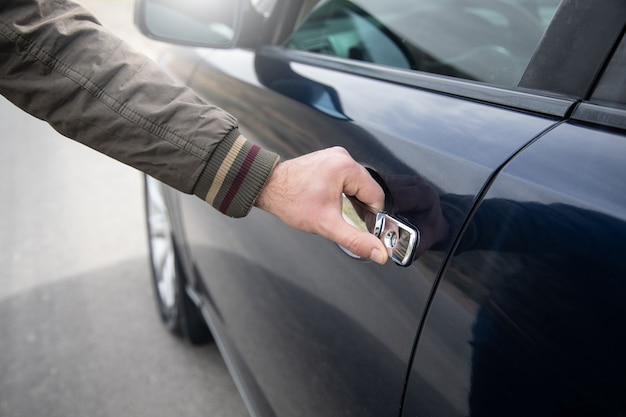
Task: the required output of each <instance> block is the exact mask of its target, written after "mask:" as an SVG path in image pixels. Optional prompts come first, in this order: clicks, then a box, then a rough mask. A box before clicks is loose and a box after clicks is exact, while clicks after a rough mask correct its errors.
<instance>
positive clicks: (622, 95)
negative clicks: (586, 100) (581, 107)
mask: <svg viewBox="0 0 626 417" xmlns="http://www.w3.org/2000/svg"><path fill="white" fill-rule="evenodd" d="M591 101H592V102H595V103H598V104H605V105H609V106H612V107H620V108H626V36H623V37H622V40H621V42H620V44H619V46H618V47H617V49H616V51H615V53H614V54H613V57H612V58H611V60H610V61H609V64H608V65H607V67H606V69H605V70H604V73H603V74H602V77H601V78H600V81H599V82H598V85H597V86H596V88H595V90H594V92H593V94H592V96H591Z"/></svg>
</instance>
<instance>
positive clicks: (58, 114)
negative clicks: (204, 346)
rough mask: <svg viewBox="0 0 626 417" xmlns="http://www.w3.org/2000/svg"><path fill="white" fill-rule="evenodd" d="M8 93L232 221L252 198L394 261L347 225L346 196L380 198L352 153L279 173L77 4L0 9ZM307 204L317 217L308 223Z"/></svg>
mask: <svg viewBox="0 0 626 417" xmlns="http://www.w3.org/2000/svg"><path fill="white" fill-rule="evenodd" d="M0 94H2V95H4V96H5V97H6V98H8V99H9V100H10V101H12V102H13V103H14V104H16V105H17V106H18V107H20V108H22V109H23V110H25V111H27V112H28V113H30V114H32V115H33V116H35V117H38V118H40V119H42V120H46V121H47V122H48V123H49V124H50V125H51V126H52V127H54V128H55V129H56V130H57V131H59V132H60V133H62V134H63V135H65V136H67V137H70V138H72V139H75V140H77V141H79V142H81V143H83V144H85V145H87V146H89V147H91V148H93V149H96V150H98V151H99V152H102V153H104V154H106V155H109V156H111V157H113V158H115V159H117V160H119V161H121V162H123V163H125V164H128V165H130V166H133V167H135V168H137V169H139V170H141V171H143V172H145V173H147V174H149V175H151V176H153V177H155V178H158V179H159V180H161V181H163V182H165V183H166V184H168V185H170V186H172V187H174V188H176V189H178V190H180V191H182V192H185V193H194V194H196V195H198V196H199V197H200V198H202V199H204V200H205V201H207V202H208V203H209V204H211V205H212V206H213V207H215V208H216V209H218V210H220V211H221V212H223V213H225V214H227V215H229V216H233V217H241V216H245V215H246V214H247V213H248V211H249V210H250V209H251V208H252V206H253V205H254V203H255V201H256V202H257V206H259V207H260V208H262V209H264V210H267V211H269V212H270V213H273V214H275V215H277V216H278V217H279V218H281V219H282V220H283V221H285V222H286V223H287V224H289V225H290V226H293V227H296V228H298V229H300V230H304V231H307V232H313V233H318V234H320V235H322V236H324V237H327V238H329V239H331V240H334V241H336V242H338V243H340V244H342V245H344V246H345V247H347V248H348V249H353V252H354V253H356V254H358V255H362V256H364V257H370V256H371V255H372V253H374V255H376V259H377V260H378V261H381V262H384V261H385V260H386V251H384V248H383V246H382V243H380V242H378V241H377V239H375V238H374V237H373V236H368V235H367V234H365V235H363V234H360V232H358V231H356V230H355V229H352V228H349V227H348V228H346V227H343V226H347V225H345V224H341V223H340V222H339V220H340V218H341V205H340V201H341V200H340V198H341V192H342V191H344V192H346V194H356V195H357V196H358V197H360V198H363V199H364V201H365V202H367V203H368V204H370V205H373V206H382V201H383V198H382V197H381V194H382V191H381V190H380V187H378V185H377V184H376V183H375V181H374V180H373V179H371V177H369V175H368V174H367V172H366V171H365V170H364V169H363V168H362V167H360V166H359V165H358V164H357V163H356V162H354V160H352V158H350V157H349V156H348V155H347V153H345V151H338V150H327V151H322V154H321V155H326V157H322V158H320V154H317V156H312V157H307V156H305V157H302V158H297V159H294V160H291V161H285V162H283V163H282V164H280V165H279V166H278V167H277V168H276V170H274V168H275V166H276V164H277V162H278V156H277V155H276V154H274V153H272V152H269V151H267V150H264V149H261V148H259V147H258V146H256V145H254V144H252V143H250V142H249V141H247V140H246V139H245V138H244V137H243V136H241V135H240V133H239V131H238V130H237V121H236V119H235V118H234V117H233V116H231V115H230V114H228V113H226V112H225V111H223V110H222V109H219V108H217V107H215V106H211V105H209V104H207V103H206V102H204V101H203V100H202V99H201V98H199V97H198V96H197V95H195V94H194V93H193V92H192V91H191V90H190V89H188V88H186V87H183V86H179V85H176V84H174V83H173V82H172V81H171V80H170V79H169V78H168V77H167V76H166V75H165V74H164V73H163V72H162V71H161V70H160V69H159V68H158V67H157V66H156V65H155V64H154V63H153V62H152V61H151V60H150V59H148V58H146V57H145V56H143V55H141V54H138V53H135V52H134V51H132V50H131V49H130V48H129V47H128V46H127V45H126V44H125V43H124V42H122V41H121V40H119V39H118V38H116V37H115V36H113V35H112V34H111V33H109V32H108V31H106V30H105V29H104V28H102V26H101V25H100V24H99V23H98V21H97V20H96V19H95V18H94V17H93V16H92V15H90V14H89V13H88V12H87V11H86V10H84V9H83V8H82V7H80V6H78V5H76V4H74V3H71V2H69V1H64V0H5V1H4V2H1V3H0ZM340 154H341V155H340ZM312 162H314V163H312ZM287 172H288V174H287ZM355 172H360V173H359V174H356V175H355ZM270 175H271V176H270ZM266 183H267V187H266V188H265V189H264V191H263V195H262V196H259V193H261V190H262V189H263V187H264V186H265V184H266ZM277 185H280V187H277ZM377 187H378V188H377ZM373 189H376V191H375V192H372V191H371V190H373ZM374 194H377V195H374ZM294 196H297V197H298V198H297V199H295V198H293V197H294ZM257 199H258V200H257ZM304 207H306V208H309V209H310V210H314V212H316V213H318V214H317V215H316V216H315V217H307V218H306V219H302V217H304V216H303V211H302V209H303V208H304ZM299 218H300V220H298V219H299ZM339 225H341V226H342V227H339ZM374 248H378V250H379V251H381V252H382V257H380V258H379V257H378V256H377V252H375V251H374V252H372V251H373V249H374Z"/></svg>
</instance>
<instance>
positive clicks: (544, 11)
mask: <svg viewBox="0 0 626 417" xmlns="http://www.w3.org/2000/svg"><path fill="white" fill-rule="evenodd" d="M558 3H559V0H472V1H463V2H459V1H451V0H419V1H415V0H389V1H384V2H383V1H380V0H355V1H348V0H322V1H321V2H320V3H319V4H318V6H317V7H316V8H315V9H314V10H313V11H312V12H311V14H310V15H309V16H308V17H307V18H306V19H305V20H304V22H303V23H302V25H301V26H300V27H299V28H298V29H297V30H296V32H295V33H294V34H293V35H292V36H291V38H290V39H289V40H288V41H287V44H286V46H287V47H288V48H292V49H298V50H302V51H308V52H315V53H320V54H325V55H331V56H337V57H341V58H348V59H356V60H361V61H367V62H373V63H376V64H381V65H388V66H392V67H398V68H404V69H413V70H418V71H426V72H431V73H436V74H443V75H449V76H454V77H459V78H465V79H470V80H476V81H482V82H487V83H490V84H496V85H502V86H516V85H517V84H518V82H519V80H520V78H521V76H522V74H523V72H524V70H525V68H526V66H527V64H528V62H529V61H530V58H531V56H532V54H533V52H534V50H535V48H536V47H537V45H538V43H539V40H540V39H541V36H542V34H543V33H544V31H545V29H546V27H547V26H548V24H549V22H550V19H551V18H552V16H553V15H554V12H555V11H556V8H557V6H558Z"/></svg>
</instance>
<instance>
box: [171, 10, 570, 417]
mask: <svg viewBox="0 0 626 417" xmlns="http://www.w3.org/2000/svg"><path fill="white" fill-rule="evenodd" d="M305 3H307V2H305ZM544 3H545V6H544V7H537V8H535V9H532V10H531V11H527V10H525V9H523V8H522V6H520V5H515V6H514V7H512V8H511V7H510V5H509V3H508V2H500V1H493V2H488V1H485V2H482V1H480V2H476V3H474V4H472V5H471V7H469V8H467V7H460V6H459V3H456V5H457V6H456V8H455V3H453V2H425V1H424V2H412V1H400V0H397V1H393V2H388V3H385V4H381V3H380V2H377V1H354V2H348V1H340V0H330V1H323V2H320V4H319V5H317V6H316V7H315V8H313V9H312V11H310V12H307V13H304V14H303V17H302V18H301V19H300V22H299V25H297V26H296V29H294V30H293V33H292V34H291V35H290V36H289V38H288V40H287V41H285V42H283V43H281V44H277V45H267V46H265V47H262V48H260V49H257V50H246V49H233V50H206V49H198V50H194V51H191V52H189V51H187V52H184V53H181V54H179V55H177V56H175V57H173V58H172V59H171V60H170V61H169V62H170V63H171V65H170V70H171V71H172V72H176V69H179V70H180V71H181V73H185V74H189V77H188V79H187V81H188V84H189V85H190V86H191V87H192V88H193V89H194V90H195V91H197V92H198V93H199V94H201V95H202V96H204V97H205V98H207V99H208V100H209V101H211V102H213V103H215V104H217V105H219V106H221V107H223V108H225V109H226V110H228V111H230V112H231V113H233V114H234V115H236V116H237V117H238V119H239V122H240V127H241V131H242V132H243V133H244V135H245V136H246V137H248V138H249V139H251V140H252V141H254V142H256V143H258V144H260V145H261V146H263V147H266V148H268V149H271V150H274V151H276V152H278V153H279V154H281V155H282V157H283V158H292V157H296V156H298V155H302V154H304V153H307V152H311V151H314V150H317V149H320V148H325V147H329V146H343V147H345V148H346V149H347V150H348V151H349V152H350V153H351V154H352V156H353V157H354V158H355V159H356V160H358V161H359V162H360V163H362V164H363V165H365V166H366V167H368V168H369V169H371V171H372V173H373V174H374V175H375V176H376V177H377V178H379V180H380V181H381V182H382V183H383V184H384V186H385V188H386V190H387V196H388V197H389V198H388V200H389V201H388V205H387V210H388V211H389V212H391V213H395V214H398V215H402V216H404V217H405V218H407V219H408V221H410V222H411V223H413V224H414V225H415V226H417V227H418V228H419V229H420V232H421V243H420V247H418V253H419V257H418V258H417V259H416V260H415V261H414V262H413V263H412V265H411V266H410V267H407V268H401V267H398V266H396V265H394V264H392V263H389V264H388V265H386V266H382V267H381V266H376V265H374V264H373V263H369V262H364V261H360V260H356V259H353V258H352V257H351V256H349V254H347V253H345V252H344V251H342V250H341V249H340V248H339V247H337V246H336V245H335V244H333V243H331V242H328V241H325V240H323V239H321V238H319V237H317V236H312V235H307V234H303V233H300V232H296V231H294V230H291V229H289V228H288V227H286V226H285V225H283V224H281V223H280V222H279V221H278V220H276V219H274V218H272V217H271V216H269V215H267V214H266V213H263V212H260V211H253V212H252V213H251V214H250V215H249V216H248V217H247V218H245V219H241V220H232V219H228V218H225V217H223V216H222V215H220V214H218V213H216V212H214V211H211V210H210V209H208V208H207V207H206V205H205V204H204V203H203V202H201V201H199V200H197V199H195V198H193V197H189V196H184V195H178V196H177V199H178V203H177V204H178V205H179V207H180V209H179V212H180V217H181V222H182V227H183V229H184V234H185V237H186V245H185V246H186V248H185V249H186V252H187V253H189V254H190V258H191V264H193V269H194V270H193V271H188V273H189V272H192V274H191V273H189V275H190V276H192V277H196V278H197V281H195V282H194V283H193V285H194V286H195V287H196V288H197V289H199V290H200V291H199V293H200V294H202V297H203V298H202V300H201V302H202V306H203V309H204V312H205V313H206V315H207V316H208V317H209V319H210V322H211V328H212V330H213V331H214V333H216V336H217V340H218V343H220V344H221V347H222V351H223V352H224V354H225V357H226V358H227V362H228V363H229V365H230V367H231V370H232V371H233V373H234V374H235V378H236V381H237V383H238V384H239V386H240V388H241V389H242V391H243V392H244V397H245V398H246V400H247V402H248V405H249V407H250V409H251V410H252V411H253V413H254V414H256V415H260V416H273V415H276V416H293V415H299V416H320V415H329V416H331V415H332V416H393V415H397V414H398V413H399V410H400V409H401V407H402V402H403V398H404V392H405V384H406V380H407V375H408V372H409V370H410V363H411V360H412V353H413V349H414V343H415V340H416V337H417V335H418V329H419V328H420V323H421V320H422V317H423V315H424V313H425V311H426V307H427V305H428V302H429V299H430V298H429V297H430V293H431V291H432V290H433V285H434V284H435V283H436V282H437V279H438V276H439V274H440V272H441V270H442V269H443V267H444V265H445V260H446V259H447V257H448V255H449V252H450V250H451V248H452V246H453V244H454V242H455V240H456V238H457V236H458V235H459V231H460V230H461V227H462V226H463V224H464V222H465V219H466V218H467V217H468V215H469V213H470V212H471V210H472V208H473V206H474V204H475V202H476V200H477V197H478V196H479V195H480V193H481V190H483V189H484V187H485V185H486V184H487V183H488V182H489V180H490V179H491V178H492V176H493V175H494V173H495V172H496V171H497V170H498V169H499V168H500V167H501V166H502V165H503V164H504V163H505V162H506V161H507V160H508V159H509V158H511V157H512V156H513V155H515V154H516V153H517V152H519V150H520V149H522V148H523V147H525V146H526V145H527V144H528V143H529V142H531V141H532V140H533V139H535V138H537V137H539V136H540V135H542V134H543V133H544V132H546V131H548V130H550V129H551V128H552V127H553V126H554V125H555V124H556V123H558V121H559V120H560V119H562V118H563V117H564V115H565V114H566V113H567V112H568V111H569V109H570V108H571V106H572V105H573V103H574V102H575V100H574V99H572V98H569V97H560V96H554V95H552V96H549V95H535V94H529V93H528V92H526V91H522V90H519V89H516V88H515V86H516V85H517V83H518V82H519V79H520V78H521V77H522V75H523V74H524V70H525V68H526V66H527V65H528V61H529V60H530V57H531V55H532V52H533V50H534V48H535V47H536V45H537V43H538V42H539V39H540V38H541V34H542V32H543V30H544V29H545V27H546V26H547V25H548V23H549V22H550V18H551V16H552V14H553V13H554V11H555V9H556V2H542V3H541V4H542V5H544ZM524 7H526V6H524ZM531 12H532V13H531ZM466 19H472V22H474V24H473V25H467V24H465V22H466ZM418 21H419V22H420V25H416V24H415V23H416V22H418ZM477 22H480V23H482V25H483V26H481V25H479V24H478V23H477ZM485 25H489V30H486V29H485V27H484V26H485ZM473 28H479V29H480V33H474V32H472V31H473V30H474V29H473ZM417 29H419V30H417ZM413 30H417V31H416V33H414V34H412V35H411V36H413V38H411V39H414V40H415V41H416V42H417V39H420V38H422V39H424V43H423V44H422V45H421V46H420V44H419V43H416V44H415V45H410V43H408V42H405V41H404V40H403V38H402V36H404V35H403V34H406V35H407V36H408V35H409V34H410V32H411V31H413ZM435 32H436V36H434V35H435ZM449 32H454V36H452V35H450V33H449ZM401 35H402V36H401ZM448 35H450V36H451V37H450V38H448V39H446V42H445V43H444V45H443V46H442V45H441V43H440V42H438V41H437V37H440V38H441V37H444V36H448ZM466 35H471V36H466ZM454 42H456V43H457V44H456V45H455V44H454ZM502 42H506V44H501V43H502ZM529 45H530V46H529ZM437 48H443V49H442V50H439V49H437ZM469 52H471V53H469ZM444 195H445V196H448V197H450V199H448V200H446V199H442V198H440V196H444ZM457 200H460V203H459V204H457Z"/></svg>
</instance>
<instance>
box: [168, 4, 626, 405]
mask: <svg viewBox="0 0 626 417" xmlns="http://www.w3.org/2000/svg"><path fill="white" fill-rule="evenodd" d="M307 3H312V2H307ZM478 3H480V2H478ZM523 3H525V4H526V5H532V4H539V3H542V1H530V2H527V1H525V2H523ZM583 3H584V2H578V1H575V0H571V1H570V0H564V1H562V2H561V8H562V9H561V13H560V14H559V13H557V24H555V25H554V26H552V27H550V28H549V29H548V31H547V32H546V33H545V34H544V36H543V38H542V41H541V42H540V45H539V48H538V50H537V51H536V53H535V54H534V55H533V57H532V59H531V61H530V64H529V66H528V68H527V70H526V72H525V74H524V76H523V77H522V79H521V83H520V85H519V87H520V88H515V89H505V88H500V87H496V86H493V85H489V84H483V83H477V82H472V81H467V80H461V79H457V78H451V77H446V76H441V75H434V74H429V73H424V72H416V71H409V70H400V69H397V68H390V67H384V66H381V65H375V64H372V63H369V62H362V61H354V60H347V59H340V58H336V57H332V56H322V55H317V54H314V53H310V52H302V51H296V50H289V49H286V48H282V47H280V46H276V45H268V46H263V47H261V48H259V49H256V50H245V49H234V50H206V49H193V50H192V49H186V50H177V51H176V52H173V53H172V54H171V55H168V56H167V60H166V61H163V64H164V65H165V67H166V69H167V70H168V72H169V73H170V74H172V75H173V76H174V77H176V78H178V79H179V80H180V81H181V82H184V83H186V84H188V85H189V86H190V87H191V88H192V89H194V90H195V91H196V92H197V93H198V94H200V95H201V96H202V97H204V98H205V99H207V100H208V101H209V102H212V103H214V104H216V105H218V106H220V107H222V108H224V109H226V110H227V111H229V112H231V113H232V114H234V115H235V116H237V117H238V119H239V122H240V129H241V131H242V132H243V134H244V135H245V136H246V137H247V138H248V139H250V140H251V141H253V142H255V143H258V144H259V145H261V146H263V147H265V148H267V149H270V150H273V151H275V152H277V153H279V154H280V155H281V156H282V157H283V158H293V157H297V156H299V155H303V154H305V153H308V152H311V151H315V150H318V149H321V148H326V147H329V146H336V145H339V146H343V147H345V148H346V149H347V150H348V151H349V152H350V153H351V154H352V156H353V157H354V158H355V159H356V160H357V161H359V162H360V163H362V164H363V165H365V166H366V167H368V168H370V169H371V170H372V172H373V173H374V175H375V176H376V177H377V178H378V179H380V180H381V181H382V182H383V183H384V186H385V188H386V192H387V196H388V197H391V198H390V199H389V201H388V202H387V207H386V209H387V210H388V211H390V212H391V213H392V214H400V215H403V216H404V217H405V218H407V219H408V221H409V222H411V223H413V224H414V225H415V226H417V227H418V228H419V229H420V231H421V232H422V245H423V247H422V248H421V249H419V248H418V253H419V255H420V256H419V258H418V259H416V260H415V261H414V262H413V264H412V265H411V266H410V267H408V268H400V267H397V266H395V265H393V264H388V265H386V266H384V267H381V266H377V265H375V264H373V263H370V262H364V261H360V260H356V259H353V258H351V257H349V256H348V255H347V254H346V253H344V252H343V251H342V250H341V249H339V248H338V247H337V246H336V245H335V244H333V243H331V242H329V241H326V240H324V239H322V238H320V237H317V236H313V235H308V234H304V233H301V232H297V231H294V230H292V229H290V228H288V227H287V226H285V225H284V224H282V223H281V222H280V221H279V220H278V219H276V218H274V217H272V216H270V215H268V214H267V213H264V212H261V211H259V210H253V211H252V212H251V213H250V214H249V215H248V216H247V217H246V218H244V219H237V220H234V219H229V218H226V217H224V216H223V215H221V214H219V213H217V212H216V211H215V210H212V209H211V208H210V207H207V205H206V204H205V203H204V202H202V201H200V200H199V199H197V198H195V197H193V196H187V195H183V194H181V193H178V192H175V191H173V190H168V192H167V194H168V195H167V197H168V202H169V205H170V206H171V211H172V213H173V217H174V221H173V225H174V229H175V232H174V234H175V236H174V239H175V243H176V246H177V249H178V252H177V254H179V256H180V260H181V264H182V265H181V267H182V268H183V270H184V271H185V277H186V279H187V283H188V284H189V291H190V292H192V293H193V295H194V297H193V298H194V299H195V300H197V302H198V305H199V307H200V308H201V309H202V311H203V313H204V314H205V317H206V319H207V321H208V322H209V323H210V327H211V329H212V332H213V334H214V336H215V338H216V341H217V343H218V344H219V345H220V349H221V351H222V353H223V355H224V357H225V358H226V361H227V363H228V365H229V368H230V369H231V371H232V373H233V375H234V376H235V380H236V382H237V384H238V386H239V387H240V390H241V391H242V394H243V397H244V399H245V400H246V402H247V404H248V407H249V409H250V411H251V413H252V414H253V415H255V416H263V417H269V416H293V415H298V416H319V415H324V416H326V415H329V416H331V415H332V416H359V417H362V416H377V417H379V416H397V415H403V416H424V415H437V416H448V415H449V416H457V415H473V416H479V415H522V413H524V415H528V414H532V415H559V414H558V413H559V412H561V413H563V412H565V413H570V412H572V413H573V412H574V411H576V412H579V413H582V414H583V415H598V414H602V413H598V412H597V410H601V411H606V412H607V413H609V414H611V413H613V412H614V411H615V410H618V409H619V401H618V399H617V398H618V393H619V392H620V391H619V389H621V388H622V383H621V381H620V380H619V376H621V375H623V371H624V370H623V369H622V365H621V363H620V361H617V360H616V357H617V352H618V351H619V350H620V349H621V350H622V351H623V347H625V346H623V340H624V337H623V335H622V331H621V328H620V326H619V324H620V323H619V321H620V319H622V318H623V317H624V315H625V312H624V311H623V310H622V307H621V304H623V303H620V300H621V298H623V297H622V290H623V285H622V284H621V281H622V279H620V278H621V277H623V275H624V267H623V266H622V265H621V264H620V263H619V260H620V257H622V255H623V253H622V252H623V249H622V248H623V244H621V242H623V238H624V231H623V230H624V226H623V225H624V221H625V220H626V214H625V207H626V201H625V199H626V190H625V189H624V187H625V185H624V184H626V181H625V180H626V171H625V169H624V168H623V167H624V166H626V165H625V164H623V159H624V155H625V151H626V149H624V128H625V126H626V122H624V120H626V118H625V117H624V110H622V109H617V108H606V107H604V105H603V104H602V103H597V102H583V103H581V101H584V100H585V99H587V98H588V97H587V96H588V94H589V92H590V89H592V88H593V86H595V85H596V83H597V81H598V80H597V77H598V74H599V73H600V72H601V71H602V69H603V68H605V64H606V63H605V62H604V60H605V59H606V58H607V57H608V56H609V55H610V53H611V51H614V50H615V49H616V48H615V47H614V46H612V45H611V43H612V42H614V41H615V40H617V39H619V37H620V35H621V33H622V29H623V25H624V16H623V15H622V14H619V13H614V11H615V10H622V8H623V4H622V3H620V1H619V0H602V1H599V2H594V5H593V7H592V8H591V9H592V10H591V11H592V12H593V13H592V17H593V19H591V21H590V27H584V28H583V29H584V30H583V31H579V30H578V29H579V28H578V26H576V25H571V24H570V23H571V22H578V23H577V24H579V23H580V22H584V21H585V10H588V8H589V7H591V6H589V5H587V4H583ZM294 4H295V3H294ZM283 5H284V3H283ZM611 11H613V12H611ZM288 12H289V13H290V14H293V9H292V8H289V10H288ZM607 13H608V14H610V15H611V19H609V20H610V25H609V24H607V25H606V27H604V28H602V29H603V30H602V34H601V35H598V37H597V39H596V38H594V39H591V38H590V37H591V36H593V34H594V33H596V32H597V30H596V29H598V25H600V24H601V22H602V21H603V16H606V15H607ZM570 15H571V16H570ZM570 17H571V19H570ZM291 23H293V22H292V21H291V20H290V21H289V22H287V23H286V24H287V26H290V25H291ZM266 29H267V28H266ZM281 30H282V29H281ZM581 33H583V34H582V35H581ZM265 35H267V33H265ZM285 36H286V35H285V34H284V33H283V35H281V37H283V38H284V37H285ZM568 43H573V45H569V46H568ZM570 46H571V47H570ZM568 48H569V49H568ZM566 49H567V50H568V51H570V52H571V51H577V52H576V53H575V54H571V53H570V55H567V56H566V58H567V59H564V58H563V56H562V55H560V54H562V52H563V51H564V50H566ZM557 52H558V53H557ZM586 61H589V62H586ZM578 63H584V64H585V65H584V68H583V69H584V71H579V69H578V65H577V64H578ZM618 68H619V67H618ZM551 69H555V70H554V71H552V70H551ZM556 69H558V71H557V70H556ZM618 72H619V71H618ZM555 74H558V75H559V76H558V77H555ZM609 90H610V89H609ZM570 117H572V119H570ZM439 209H440V212H441V216H439V217H438V216H437V214H438V213H439ZM303 215H315V213H303ZM433 216H434V217H435V218H438V219H439V220H441V219H445V222H443V223H445V225H446V228H441V227H439V228H436V227H435V228H433V227H432V224H431V223H432V220H433ZM607 245H608V246H607ZM611 313H613V314H611ZM613 329H615V330H617V331H612V330H613ZM581 358H582V360H580V359H581ZM621 362H623V360H622V361H621ZM612 363H613V364H615V366H614V368H613V369H611V366H610V365H611V364H612ZM588 365H589V366H588ZM498 371H500V373H498ZM576 371H579V374H578V375H576ZM517 375H520V376H521V377H520V378H518V379H517V382H518V383H519V384H518V385H515V384H516V380H515V378H514V377H515V376H517ZM494 381H502V384H501V385H498V383H494ZM533 384H535V386H534V387H531V386H532V385H533ZM529 387H530V388H529ZM539 388H541V389H539ZM540 391H541V392H540ZM621 392H623V390H622V391H621ZM524 394H526V397H524ZM578 394H580V395H578ZM529 398H530V400H529ZM572 405H575V406H576V407H578V409H576V410H574V409H572ZM533 406H534V407H535V408H534V409H529V408H530V407H533ZM594 406H596V408H595V409H594ZM576 407H574V408H576ZM537 410H540V411H541V413H543V414H541V413H540V412H538V411H537ZM550 413H551V414H550ZM570 414H571V413H570ZM622 414H623V413H622ZM614 415H617V414H615V413H614Z"/></svg>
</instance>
